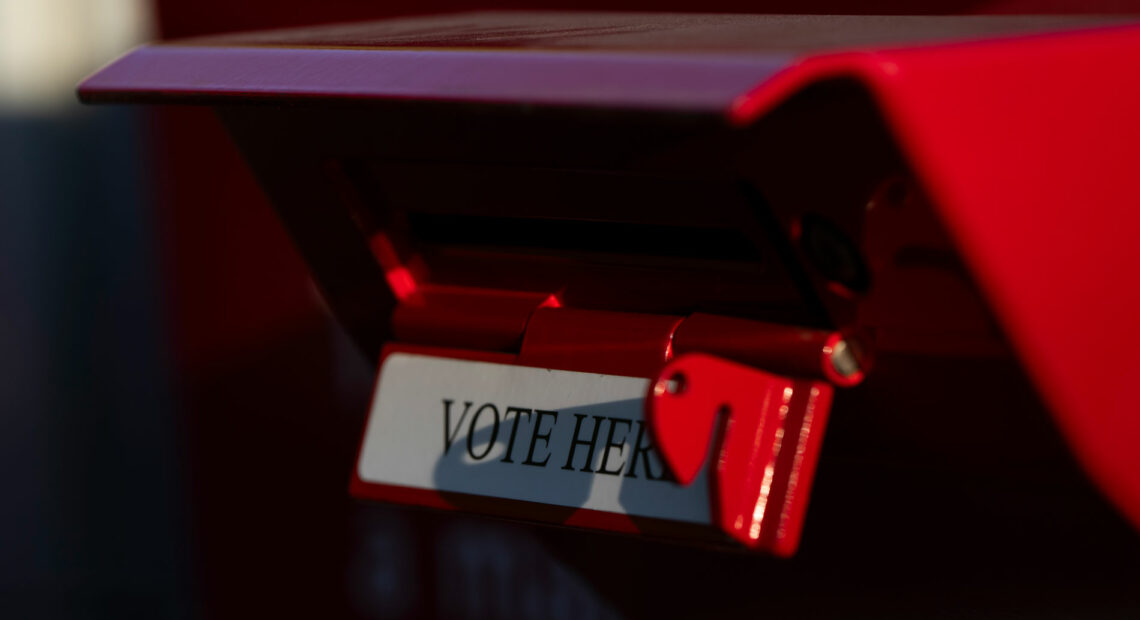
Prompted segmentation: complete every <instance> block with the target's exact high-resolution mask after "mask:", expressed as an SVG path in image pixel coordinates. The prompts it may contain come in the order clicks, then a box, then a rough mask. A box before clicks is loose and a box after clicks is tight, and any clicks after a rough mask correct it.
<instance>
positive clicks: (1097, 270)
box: [79, 13, 1140, 556]
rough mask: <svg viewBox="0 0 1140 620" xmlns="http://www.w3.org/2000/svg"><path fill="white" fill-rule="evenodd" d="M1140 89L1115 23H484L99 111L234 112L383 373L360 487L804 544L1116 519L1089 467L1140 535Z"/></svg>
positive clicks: (603, 17)
mask: <svg viewBox="0 0 1140 620" xmlns="http://www.w3.org/2000/svg"><path fill="white" fill-rule="evenodd" d="M1138 64H1140V26H1137V25H1134V24H1131V23H1128V22H1127V21H1106V20H1104V19H1073V18H1069V19H1060V18H1040V17H1036V18H1027V17H929V18H927V17H800V16H773V17H764V16H739V15H737V16H732V15H641V14H559V13H501V14H500V13H481V14H464V15H457V16H444V17H433V18H416V19H398V20H390V21H383V22H376V23H365V24H350V25H339V26H326V27H318V28H310V29H304V30H288V31H280V32H263V33H255V34H240V35H229V36H218V37H211V38H205V39H194V40H186V41H176V42H170V43H160V44H155V45H150V46H145V47H142V48H139V49H137V50H135V51H133V52H131V53H129V54H127V55H126V56H125V57H123V58H121V59H119V60H117V61H115V62H114V63H112V64H110V65H109V66H107V67H106V68H104V69H102V70H101V71H99V72H98V73H96V74H95V75H94V76H92V77H91V78H89V79H88V80H87V81H86V82H84V83H83V85H82V86H81V87H80V90H79V93H80V97H81V98H82V99H83V100H85V101H89V102H152V103H179V104H199V105H208V106H211V107H213V108H214V109H215V110H216V111H217V113H218V115H219V116H220V118H221V119H222V121H223V122H224V124H225V126H226V127H227V128H228V130H229V132H230V133H231V134H232V136H233V138H234V140H235V141H236V143H237V144H238V145H239V146H240V148H241V149H242V151H243V152H244V154H245V156H246V158H247V160H248V163H249V165H250V166H251V167H252V169H253V171H254V172H255V174H256V176H257V177H258V179H259V180H260V182H261V183H262V185H263V187H264V189H265V191H266V193H267V194H268V195H269V196H270V198H271V199H272V201H273V203H274V205H275V207H276V209H277V211H278V213H279V215H280V219H281V221H282V222H283V223H284V225H285V227H286V228H287V230H288V231H289V233H290V234H291V236H292V238H293V240H294V241H295V243H296V245H297V247H298V249H299V250H300V252H301V253H302V254H303V256H304V257H305V259H306V261H307V262H308V264H309V265H310V266H311V268H312V273H313V277H314V279H315V281H316V282H317V284H318V285H319V288H320V290H321V291H322V293H323V295H324V298H325V300H326V301H327V303H328V306H329V308H330V310H331V311H332V313H333V314H335V315H336V317H337V318H338V319H339V320H340V322H341V323H342V324H343V325H344V326H345V327H346V329H347V330H348V332H349V333H350V334H351V335H352V337H353V338H354V340H355V341H356V343H357V344H358V345H359V347H360V349H361V350H362V351H363V352H364V353H365V354H366V355H368V356H369V357H370V358H371V359H375V360H377V361H378V378H377V390H376V395H375V400H374V403H373V407H372V411H371V414H370V419H369V423H368V426H367V428H366V429H364V435H363V439H362V442H361V449H360V456H359V460H358V466H357V469H356V471H355V472H354V473H353V477H352V483H351V489H352V493H353V494H354V495H356V496H358V497H361V498H370V499H378V500H384V501H395V502H402V503H408V504H417V505H424V506H431V507H435V508H443V509H459V510H465V511H472V512H479V513H488V514H495V515H499V516H505V517H510V518H520V519H527V520H537V521H545V522H550V523H555V524H562V525H570V526H581V527H587V528H599V529H608V530H616V531H622V532H629V533H635V534H640V535H644V536H648V537H660V538H667V539H686V540H694V541H699V542H701V543H702V544H710V545H714V546H715V545H719V546H724V547H737V548H747V549H755V550H761V551H767V552H771V553H774V554H777V555H783V556H787V555H791V554H793V553H794V552H795V551H796V549H797V546H798V544H799V541H800V540H801V532H802V531H804V523H805V518H806V515H808V514H811V515H813V516H812V519H814V520H817V521H820V522H824V521H826V522H837V523H848V524H850V528H849V530H848V531H847V533H846V535H848V536H851V537H857V536H861V535H866V534H867V533H868V532H871V531H875V528H874V526H873V525H872V524H874V523H887V524H893V523H894V521H892V520H893V519H896V518H898V517H897V515H902V514H908V513H907V507H908V506H913V505H914V503H916V502H920V501H935V500H941V501H945V502H946V503H947V505H948V509H947V510H946V511H944V512H945V513H946V514H947V515H950V514H953V510H954V508H953V507H952V506H949V505H952V504H957V503H961V502H967V503H969V502H974V503H982V504H985V505H987V506H999V505H1001V506H1004V508H995V509H994V513H995V514H997V513H1000V512H1002V510H1004V511H1005V512H1004V514H1008V515H1017V516H1011V517H1009V521H1008V522H1006V525H1007V526H1008V525H1009V523H1013V522H1014V521H1015V520H1016V519H1021V518H1023V517H1025V516H1026V515H1028V514H1030V513H1033V514H1040V513H1039V512H1037V511H1036V508H1035V507H1036V506H1038V505H1050V506H1054V507H1056V506H1057V505H1066V506H1067V505H1069V501H1070V500H1072V501H1073V502H1074V503H1073V504H1072V505H1075V506H1078V507H1079V506H1080V505H1081V502H1089V503H1095V502H1097V501H1099V499H1097V497H1096V496H1095V495H1094V494H1092V493H1088V492H1087V490H1088V489H1089V488H1091V487H1090V486H1089V483H1088V482H1087V481H1086V479H1084V478H1080V479H1078V478H1076V477H1074V476H1071V475H1070V473H1069V472H1070V471H1073V472H1075V471H1077V470H1076V468H1075V467H1074V465H1073V462H1072V461H1071V460H1070V459H1071V457H1070V452H1071V454H1072V455H1075V457H1076V459H1075V461H1076V462H1077V463H1079V465H1080V467H1081V468H1083V471H1084V472H1085V474H1087V480H1088V481H1091V483H1092V484H1093V485H1095V487H1096V488H1098V489H1099V490H1100V491H1101V492H1103V493H1104V495H1106V496H1107V497H1108V499H1109V500H1110V501H1111V503H1112V504H1114V505H1115V507H1116V508H1117V509H1119V511H1120V512H1121V513H1122V514H1123V515H1124V516H1125V517H1126V518H1127V519H1129V520H1131V522H1132V524H1133V525H1135V526H1140V448H1138V446H1140V406H1138V404H1137V403H1138V400H1137V399H1138V398H1140V395H1138V393H1137V390H1138V389H1140V354H1138V351H1140V343H1138V336H1137V334H1140V275H1138V274H1140V245H1138V244H1137V239H1140V116H1138V114H1137V111H1138V110H1140V72H1138V71H1137V70H1136V67H1137V66H1138ZM314 415H319V412H314ZM829 418H830V420H831V427H832V428H831V430H830V431H828V433H827V434H828V437H827V439H826V440H825V438H824V434H825V430H826V427H827V425H828V420H829ZM1061 439H1063V440H1064V441H1063V442H1062V441H1061ZM817 470H818V473H819V476H820V478H821V480H822V481H824V482H825V483H826V481H827V480H828V476H830V480H832V482H830V483H827V484H823V486H818V487H817V493H816V496H817V497H816V500H815V501H816V503H817V504H818V505H817V506H815V507H813V509H812V510H810V511H809V510H808V497H809V495H810V494H811V490H812V486H813V480H814V479H815V477H816V473H817ZM844 481H845V482H844ZM821 484H822V483H821ZM845 485H846V487H847V488H845ZM860 485H862V486H860ZM851 489H863V490H861V491H858V492H856V491H853V490H851ZM866 489H873V490H872V491H870V492H868V491H866ZM924 489H925V491H924ZM951 490H953V491H951ZM953 493H958V494H959V496H958V497H954V498H951V497H950V495H952V494H953ZM932 498H934V499H933V500H932ZM1032 498H1038V499H1041V498H1046V499H1044V500H1042V502H1041V504H1034V503H1033V499H1032ZM1073 498H1077V499H1073ZM1066 510H1070V508H1066ZM1077 510H1079V508H1077ZM817 513H818V514H817ZM809 521H810V519H809ZM890 527H893V528H894V530H895V531H902V530H901V529H900V526H899V525H898V524H894V525H891V526H890ZM907 527H909V528H911V529H912V530H913V529H914V528H920V529H921V528H922V527H924V525H923V523H914V522H911V523H909V524H908V526H907ZM929 527H931V528H934V527H945V523H941V522H939V521H937V519H936V518H935V519H932V520H931V521H930V522H929ZM964 527H966V528H967V529H969V527H974V528H980V527H983V526H981V525H979V524H977V523H974V524H973V525H965V526H964ZM995 527H997V526H995ZM860 528H862V529H860ZM886 530H887V531H891V530H890V528H886ZM806 536H807V537H808V538H810V536H811V527H810V523H809V527H808V528H807V531H806Z"/></svg>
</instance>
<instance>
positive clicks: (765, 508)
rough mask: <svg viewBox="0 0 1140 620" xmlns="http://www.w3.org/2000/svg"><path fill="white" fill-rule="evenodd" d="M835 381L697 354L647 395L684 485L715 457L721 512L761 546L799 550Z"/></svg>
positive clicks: (741, 537) (726, 523) (728, 527)
mask: <svg viewBox="0 0 1140 620" xmlns="http://www.w3.org/2000/svg"><path fill="white" fill-rule="evenodd" d="M831 397H832V387H831V386H830V385H828V384H827V383H824V382H822V381H810V380H797V379H790V378H787V377H781V376H778V375H773V374H770V373H766V372H763V371H760V370H757V369H755V368H749V367H747V366H742V365H740V364H735V363H732V362H726V361H724V360H721V359H718V358H716V357H713V356H709V355H702V354H698V353H692V354H688V355H684V356H681V357H678V358H677V359H675V360H674V361H673V362H672V363H670V364H669V365H668V366H666V367H665V368H664V369H663V370H662V371H661V374H660V376H659V377H658V379H657V381H656V382H655V383H654V385H653V388H652V391H651V393H650V395H649V398H647V399H646V407H645V411H646V418H647V419H648V420H649V423H650V427H651V428H652V429H653V432H654V437H655V439H656V441H657V447H658V449H659V450H660V451H661V454H662V457H663V458H664V459H665V461H666V462H667V463H668V464H669V466H670V468H671V469H672V470H673V472H674V473H675V474H676V476H677V478H678V479H679V481H680V482H681V483H682V484H688V483H690V482H692V481H693V479H694V478H696V476H697V474H698V472H699V471H700V470H701V468H702V467H703V466H704V464H705V462H706V461H712V462H713V465H712V466H711V468H712V474H711V477H712V489H713V492H712V493H713V497H712V498H711V499H712V503H713V515H714V517H713V518H714V520H715V521H716V522H717V525H718V526H719V527H720V529H722V530H724V531H725V532H727V533H728V534H729V535H730V536H732V537H733V538H734V539H735V540H737V541H738V542H740V543H742V544H744V545H746V546H747V547H749V548H752V549H765V550H768V551H771V552H773V553H775V554H777V555H781V556H788V555H791V554H793V553H795V550H796V547H797V545H798V544H799V538H800V531H801V528H802V526H803V515H804V510H805V509H806V506H807V498H808V496H809V495H810V493H811V481H812V478H813V475H814V470H815V465H816V461H817V460H818V458H819V448H820V445H821V443H822V436H823V429H824V428H825V427H826V424H827V415H828V411H829V409H830V407H831Z"/></svg>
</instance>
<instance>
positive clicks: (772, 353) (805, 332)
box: [673, 313, 871, 387]
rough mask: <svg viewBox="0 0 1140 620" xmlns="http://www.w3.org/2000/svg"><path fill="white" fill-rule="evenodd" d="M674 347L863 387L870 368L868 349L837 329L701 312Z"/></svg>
mask: <svg viewBox="0 0 1140 620" xmlns="http://www.w3.org/2000/svg"><path fill="white" fill-rule="evenodd" d="M673 351H674V353H675V354H676V355H684V354H686V353H710V354H713V355H717V356H720V357H725V358H727V359H729V360H733V361H736V362H739V363H742V364H748V365H751V366H756V367H757V368H764V369H766V370H770V371H773V372H778V373H786V374H789V375H792V376H801V377H818V378H823V379H827V380H828V381H830V382H831V383H834V384H836V385H839V386H842V387H852V386H855V385H858V384H859V383H860V382H861V381H862V380H863V378H864V377H865V376H866V373H867V370H869V368H870V366H871V351H870V350H869V348H868V347H867V346H866V345H865V344H862V343H861V342H860V341H859V339H857V338H855V337H854V336H847V337H845V336H844V335H843V334H841V333H840V332H838V331H831V330H822V329H807V328H796V327H789V326H787V325H776V324H772V323H763V322H760V321H750V320H747V319H740V318H735V317H726V316H716V315H712V314H701V313H698V314H694V315H692V316H690V317H687V318H686V319H685V320H684V321H683V322H682V323H681V324H680V325H679V326H678V327H677V330H676V332H675V333H674V334H673Z"/></svg>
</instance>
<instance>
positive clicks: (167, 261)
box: [0, 0, 1140, 618]
mask: <svg viewBox="0 0 1140 620" xmlns="http://www.w3.org/2000/svg"><path fill="white" fill-rule="evenodd" d="M33 1H34V0H33ZM154 8H155V11H156V12H155V15H156V17H157V28H158V32H159V34H160V36H162V37H171V38H173V37H183V36H191V35H198V34H206V33H212V32H221V31H233V30H248V29H260V28H269V27H284V26H295V25H305V24H313V23H320V22H330V21H341V20H362V19H374V18H382V17H386V16H392V15H402V14H425V13H434V12H444V11H453V10H467V9H472V8H559V9H563V8H580V9H595V10H597V9H607V10H614V9H623V10H674V11H686V10H699V11H702V12H788V13H831V12H835V13H969V12H1006V13H1017V12H1045V13H1058V12H1099V13H1104V12H1125V11H1130V10H1131V11H1140V3H1137V2H1135V1H1127V2H1126V1H1123V0H1121V1H1116V2H1113V1H1108V0H1100V1H1098V2H1079V3H1078V2H1059V1H1053V2H1042V1H1037V0H1013V1H1009V2H961V1H953V0H936V1H934V2H925V3H915V2H902V1H897V0H876V1H875V2H870V3H868V2H850V1H830V2H828V1H822V2H793V1H783V2H741V1H737V0H728V1H713V2H703V3H700V4H699V6H696V5H693V4H692V3H678V2H671V3H670V2H666V3H661V2H646V1H640V0H632V1H631V0H625V1H623V2H620V3H617V4H615V3H613V2H585V3H555V2H549V3H538V4H536V3H534V2H521V1H518V2H500V3H494V4H480V3H472V2H468V1H464V0H442V1H429V2H419V3H416V4H396V3H382V2H377V1H368V0H324V1H322V2H315V1H301V0H246V1H236V0H195V1H193V2H189V1H183V0H159V1H158V2H157V3H156V5H155V7H154ZM104 60H110V59H104ZM0 217H2V218H3V219H2V220H0V222H2V225H0V252H2V254H0V259H2V261H3V263H2V265H0V318H2V319H3V320H2V321H0V364H2V367H0V370H2V376H3V377H4V378H3V379H2V380H0V402H3V403H5V404H4V408H5V410H4V412H3V414H0V420H3V422H2V426H0V481H2V483H3V487H2V488H3V500H2V501H0V506H2V508H0V616H2V617H6V618H20V617H61V618H62V617H67V618H70V617H78V618H85V617H107V618H123V617H140V618H155V617H159V618H161V617H187V616H193V617H198V616H204V617H239V616H249V615H254V616H267V617H268V616H280V617H301V616H309V617H339V616H360V617H421V616H439V617H565V618H577V617H618V616H621V615H642V614H649V613H665V614H667V615H673V614H678V615H686V616H700V615H704V614H705V613H715V614H716V615H737V614H746V615H752V616H755V615H760V614H761V613H771V614H772V615H783V616H789V617H806V616H815V615H839V616H842V617H851V616H866V617H883V616H893V617H913V616H916V615H945V616H955V617H958V616H975V615H980V616H982V617H1023V616H1028V617H1043V616H1054V617H1084V618H1087V617H1126V616H1129V615H1132V614H1133V613H1140V612H1138V610H1140V604H1138V603H1137V601H1136V600H1135V596H1136V595H1135V594H1134V593H1133V589H1135V590H1140V581H1138V580H1137V575H1140V572H1138V571H1137V558H1138V557H1140V554H1138V553H1137V551H1138V550H1137V545H1136V542H1135V537H1134V536H1133V535H1132V534H1131V532H1129V530H1128V528H1127V526H1125V525H1124V524H1123V523H1122V522H1121V521H1120V520H1119V518H1118V517H1117V516H1116V515H1115V514H1114V513H1113V512H1112V511H1111V510H1110V509H1109V508H1108V507H1107V506H1106V505H1104V504H1103V502H1102V500H1100V498H1099V497H1098V496H1097V495H1096V494H1095V493H1094V492H1093V491H1092V490H1091V489H1088V488H1086V487H1085V486H1084V482H1083V480H1082V479H1081V478H1080V476H1079V474H1076V473H1075V470H1074V471H1073V472H1068V470H1066V471H1067V472H1068V473H1066V474H1065V475H1068V476H1070V477H1071V480H1069V481H1068V482H1067V484H1069V485H1070V491H1068V494H1067V495H1065V499H1066V505H1060V506H1059V505H1057V502H1056V496H1055V495H1050V494H1049V493H1046V492H1044V491H1042V492H1041V493H1038V494H1036V495H1033V492H1030V493H1029V495H1032V497H1030V496H1029V495H1027V494H1026V493H1025V492H1024V491H1022V494H1021V495H1018V496H1016V501H1014V500H1013V499H1010V500H1009V501H1010V503H1011V506H1010V507H1007V508H1010V509H1009V510H1006V511H1005V512H1004V513H1003V514H1004V515H1006V516H1005V517H1003V518H1005V519H1007V520H1006V521H1004V522H1003V521H1000V520H999V521H997V522H990V523H988V524H987V522H986V520H987V519H992V518H993V516H992V515H990V514H989V513H984V512H982V511H981V510H980V509H979V510H971V509H968V508H961V507H959V508H960V509H961V511H962V512H961V515H960V516H962V517H963V518H964V519H976V520H977V523H974V524H973V527H974V529H970V528H968V527H967V528H965V532H966V533H963V532H955V531H945V530H943V531H938V532H930V531H927V530H926V529H924V527H925V526H924V525H923V521H922V517H923V515H924V514H927V513H929V512H932V511H937V510H941V509H942V507H943V506H944V504H943V503H941V502H943V501H944V497H943V496H944V494H945V489H946V488H948V487H947V485H950V486H951V487H952V486H953V485H960V486H961V488H960V489H959V490H960V491H961V498H960V499H961V501H962V502H964V503H965V504H967V505H968V504H970V503H971V502H976V503H988V505H992V502H993V499H994V498H995V497H1008V495H1004V494H1003V493H1004V491H1005V490H1004V489H1001V488H990V487H986V486H985V485H984V484H982V483H979V484H981V485H982V487H983V490H981V491H978V490H977V489H976V486H977V485H974V484H973V483H974V482H977V481H968V482H969V484H967V483H966V482H962V481H960V480H958V479H956V478H955V477H954V475H953V472H945V473H944V476H943V477H942V478H939V477H937V476H935V477H934V478H931V477H929V476H926V477H922V476H917V475H914V474H911V473H909V472H906V471H896V472H886V473H885V474H884V473H883V472H880V474H882V475H880V477H879V478H878V479H879V480H880V484H883V485H891V484H893V485H897V488H899V489H905V493H906V494H907V495H908V502H909V503H908V504H907V505H910V506H912V509H913V512H914V514H913V515H902V516H898V515H896V518H895V520H893V521H891V520H887V522H888V523H892V524H893V525H892V526H891V527H886V526H884V525H882V523H883V520H882V519H880V518H879V517H880V516H881V515H880V514H877V512H876V511H877V510H879V509H881V507H876V506H869V505H865V504H863V503H861V496H860V495H859V494H858V493H856V492H854V491H852V492H850V493H848V494H844V493H835V494H831V495H830V497H832V498H834V499H833V500H831V501H832V502H833V503H831V504H826V503H824V504H823V505H820V504H817V505H815V506H813V514H814V513H819V512H829V513H830V514H849V515H851V516H850V518H851V519H854V520H856V522H857V523H859V524H860V526H861V531H866V532H867V536H868V537H872V538H873V537H876V536H881V537H891V538H894V539H896V542H895V543H894V544H893V546H892V545H887V549H888V551H886V552H884V553H886V554H887V556H889V557H876V554H877V552H876V549H877V548H878V547H877V546H876V544H874V543H876V542H877V541H875V540H860V541H851V540H843V539H841V538H837V536H838V534H837V533H836V532H837V531H833V530H827V529H825V528H822V529H821V527H817V530H818V532H817V534H816V535H815V537H814V539H809V541H808V544H807V545H806V546H805V549H804V554H803V555H804V556H805V558H804V559H800V560H797V561H796V562H795V563H788V564H784V563H778V562H773V561H771V560H767V559H755V558H751V557H747V556H731V555H730V556H724V555H720V554H714V553H708V552H700V551H691V550H686V549H681V548H673V547H667V546H661V545H655V544H648V543H643V542H640V541H637V540H632V539H625V538H619V537H611V536H598V535H590V534H581V533H573V532H552V531H551V530H546V529H536V528H530V527H524V526H516V525H510V524H504V523H500V522H493V521H484V520H479V519H469V518H463V517H453V516H444V515H438V514H434V513H430V512H421V511H415V510H409V509H401V508H392V507H385V506H375V505H365V504H361V503H358V502H355V501H353V500H351V499H349V498H348V495H347V480H348V472H349V471H350V468H351V466H352V461H353V457H354V451H355V447H356V442H357V441H358V436H359V432H360V429H361V426H362V423H363V419H364V412H365V408H366V406H367V400H368V397H369V395H370V389H371V380H372V377H371V367H370V364H369V362H368V361H367V360H364V359H362V358H361V357H360V356H359V354H358V353H357V352H356V350H355V349H354V348H353V347H352V345H351V344H350V343H349V342H348V340H347V338H346V337H345V335H344V334H343V333H342V332H341V331H340V330H339V329H338V328H337V327H336V326H335V325H334V324H333V323H331V322H330V320H329V319H328V318H327V316H326V314H325V312H324V311H323V309H322V306H321V302H320V301H319V299H318V297H317V296H316V294H315V292H314V289H313V287H312V285H311V284H310V282H309V280H308V278H307V275H306V272H305V268H304V265H303V264H302V262H301V259H300V258H299V257H298V256H297V254H296V253H295V251H294V250H293V249H292V247H291V246H290V243H289V241H288V239H287V238H286V236H285V234H284V232H283V230H282V229H281V227H280V225H279V224H278V222H277V221H276V219H275V218H274V216H273V213H272V211H271V209H270V207H269V205H268V204H267V203H266V201H265V199H264V197H263V196H262V194H261V193H260V191H259V190H258V188H257V187H256V185H255V183H254V181H253V179H252V178H251V177H250V175H249V173H248V171H247V170H246V169H245V167H244V165H243V163H242V162H241V160H240V157H239V155H238V154H237V152H236V150H235V149H234V147H233V146H232V144H231V143H230V142H229V140H228V138H227V137H226V136H225V134H224V133H223V131H222V130H221V128H220V126H219V125H218V123H217V121H216V120H215V119H214V118H213V116H212V115H211V114H210V113H209V112H208V111H206V110H201V109H194V108H168V109H158V110H143V109H137V108H103V109H99V110H95V111H90V110H79V109H78V108H77V107H76V108H72V107H67V108H65V109H63V110H62V111H56V112H53V113H50V114H38V113H35V112H31V113H29V112H3V113H0ZM885 371H889V368H888V369H886V370H885ZM898 372H899V373H900V378H899V381H901V382H907V381H910V380H911V379H912V378H913V377H908V376H907V375H906V371H905V370H899V371H898ZM1024 398H1025V399H1026V400H1031V396H1024ZM1015 404H1016V403H1015ZM1033 411H1037V410H1036V409H1033ZM837 432H839V433H843V432H844V430H843V429H842V427H840V430H839V431H837ZM848 432H853V431H848ZM1041 432H1043V433H1045V434H1048V431H1041ZM859 477H860V472H858V471H851V472H848V473H846V474H840V473H833V474H832V475H831V478H830V482H829V479H828V478H826V477H822V474H821V483H820V484H821V485H832V487H833V488H839V487H843V486H844V485H845V484H847V483H851V482H852V481H854V480H857V479H859ZM939 483H942V484H943V486H941V487H939V486H938V484H939ZM924 488H929V489H932V490H924ZM940 498H942V499H940ZM1070 502H1071V505H1068V504H1069V503H1070ZM896 508H897V507H896ZM1070 513H1073V514H1070ZM908 516H914V517H915V520H914V521H913V522H908V521H907V519H906V518H907V517H908ZM907 523H909V525H906V524H907ZM900 524H903V525H900ZM811 526H812V524H811V523H810V522H809V531H811V530H810V528H811ZM987 526H990V527H992V528H994V529H995V530H996V532H997V533H995V534H992V538H986V537H985V536H982V537H981V538H982V540H980V541H979V540H978V538H979V537H978V536H977V535H976V533H977V532H978V528H980V529H982V530H984V529H986V527H987ZM1090 530H1095V531H1092V532H1090ZM899 541H901V542H899ZM901 548H905V549H906V552H905V553H904V552H901V551H900V549H901ZM892 550H893V551H892ZM990 552H992V553H990ZM734 612H735V613H734ZM1133 617H1136V616H1134V615H1133Z"/></svg>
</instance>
